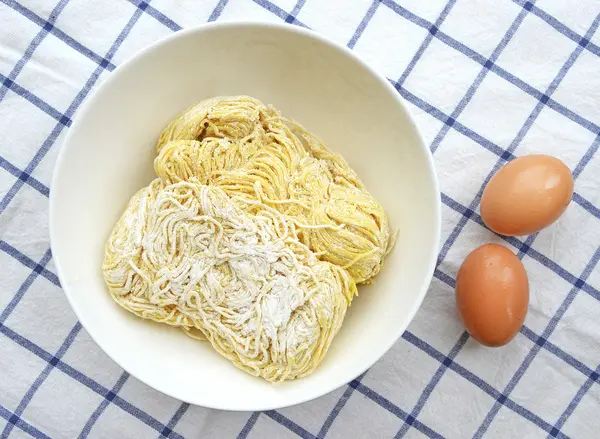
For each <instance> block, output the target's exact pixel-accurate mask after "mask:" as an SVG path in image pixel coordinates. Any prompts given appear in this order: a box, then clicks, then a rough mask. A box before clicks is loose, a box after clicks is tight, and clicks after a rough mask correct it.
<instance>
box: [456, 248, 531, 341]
mask: <svg viewBox="0 0 600 439" xmlns="http://www.w3.org/2000/svg"><path fill="white" fill-rule="evenodd" d="M456 305H457V308H458V314H459V315H460V318H461V319H462V321H463V323H464V325H465V328H466V329H467V331H468V332H469V334H471V336H472V337H473V338H474V339H475V340H477V341H479V342H480V343H482V344H484V345H486V346H502V345H504V344H506V343H508V342H509V341H510V340H512V338H513V337H514V336H515V335H516V334H517V332H519V329H520V328H521V326H522V325H523V321H524V320H525V316H526V314H527V307H528V305H529V282H528V280H527V273H526V272H525V268H524V267H523V264H522V263H521V261H520V260H519V258H517V257H516V256H515V254H514V253H513V252H511V251H510V250H509V249H507V248H506V247H503V246H501V245H498V244H486V245H483V246H481V247H479V248H477V249H475V250H474V251H472V252H471V253H470V254H469V256H467V258H466V259H465V261H464V262H463V264H462V266H461V267H460V270H459V271H458V275H457V277H456Z"/></svg>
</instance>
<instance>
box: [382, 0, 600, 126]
mask: <svg viewBox="0 0 600 439" xmlns="http://www.w3.org/2000/svg"><path fill="white" fill-rule="evenodd" d="M381 3H383V4H384V5H386V6H388V7H389V8H390V9H391V10H392V11H394V12H396V13H397V14H398V15H400V16H401V17H403V18H405V19H407V20H408V21H410V22H412V23H414V24H416V25H417V26H419V27H422V28H423V29H426V30H428V31H429V29H431V28H432V26H433V24H432V23H430V22H429V21H427V20H425V19H423V18H421V17H419V16H417V15H415V14H413V13H412V12H410V11H409V10H407V9H405V8H403V7H402V6H400V5H398V4H396V3H394V2H393V1H392V0H381ZM434 36H435V37H436V38H438V39H439V40H440V41H441V42H443V43H444V44H446V45H447V46H449V47H451V48H453V49H455V50H457V51H458V52H460V53H462V54H463V55H465V56H467V57H468V58H471V59H472V60H473V61H475V62H476V63H479V64H481V65H482V66H483V67H486V68H489V69H490V70H491V71H492V72H494V73H495V74H496V75H498V76H500V77H501V78H503V79H505V80H507V81H508V82H510V83H512V84H513V85H515V86H517V87H518V88H520V89H521V90H523V91H524V92H525V93H527V94H529V95H530V96H532V97H534V98H536V99H537V100H543V101H544V102H545V104H546V105H547V106H548V107H550V108H552V109H553V110H555V111H556V112H558V113H559V114H561V115H563V116H565V117H567V118H568V119H570V120H572V121H573V122H575V123H577V124H578V125H580V126H582V127H583V128H585V129H587V130H589V131H591V132H593V133H594V134H598V133H600V126H598V125H596V124H595V123H593V122H591V121H589V120H587V119H585V118H583V117H581V116H580V115H577V114H576V113H575V112H573V111H571V110H569V109H568V108H566V107H565V106H563V105H562V104H560V103H558V102H556V101H555V100H553V99H551V98H550V99H548V100H547V101H546V97H545V96H544V94H543V93H542V92H540V91H539V90H537V89H535V88H534V87H532V86H531V85H529V84H527V83H525V82H524V81H522V80H521V79H519V78H517V77H516V76H514V75H513V74H511V73H509V72H508V71H506V70H505V69H503V68H502V67H499V66H498V65H497V64H494V63H491V62H489V60H488V59H487V58H486V57H485V56H483V55H481V54H480V53H478V52H476V51H475V50H473V49H471V48H470V47H468V46H466V45H465V44H463V43H461V42H460V41H458V40H456V39H454V38H452V37H451V36H450V35H448V34H446V33H444V32H443V31H441V30H439V29H437V30H436V31H435V35H434Z"/></svg>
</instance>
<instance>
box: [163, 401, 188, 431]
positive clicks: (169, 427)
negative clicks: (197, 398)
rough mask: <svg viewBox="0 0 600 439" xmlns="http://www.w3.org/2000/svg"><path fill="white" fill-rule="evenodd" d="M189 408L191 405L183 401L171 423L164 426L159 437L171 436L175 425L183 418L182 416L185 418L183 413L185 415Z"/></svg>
mask: <svg viewBox="0 0 600 439" xmlns="http://www.w3.org/2000/svg"><path fill="white" fill-rule="evenodd" d="M189 408H190V405H189V404H188V403H187V402H184V403H182V404H181V405H180V406H179V408H178V409H177V411H176V412H175V414H174V415H173V417H172V418H171V420H170V421H169V423H168V424H167V426H166V427H165V428H164V430H163V431H161V432H160V436H159V438H168V437H171V434H172V433H173V430H174V429H175V426H176V425H177V423H178V422H179V421H180V420H181V418H183V415H185V413H186V412H187V411H188V409H189Z"/></svg>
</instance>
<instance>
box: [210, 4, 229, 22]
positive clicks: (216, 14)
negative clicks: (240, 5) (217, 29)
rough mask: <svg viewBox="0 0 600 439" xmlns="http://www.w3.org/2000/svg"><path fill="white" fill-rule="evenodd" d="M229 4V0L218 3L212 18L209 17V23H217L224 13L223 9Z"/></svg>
mask: <svg viewBox="0 0 600 439" xmlns="http://www.w3.org/2000/svg"><path fill="white" fill-rule="evenodd" d="M228 2H229V0H219V3H217V5H216V6H215V9H213V11H212V13H211V14H210V17H208V22H209V23H210V22H211V21H215V20H216V19H217V18H219V17H220V16H221V14H222V13H223V9H225V6H227V3H228Z"/></svg>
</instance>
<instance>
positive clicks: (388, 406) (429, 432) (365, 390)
mask: <svg viewBox="0 0 600 439" xmlns="http://www.w3.org/2000/svg"><path fill="white" fill-rule="evenodd" d="M350 386H352V387H353V388H355V390H356V391H357V392H359V393H361V394H362V395H364V396H366V397H367V398H369V399H370V400H371V401H373V402H375V403H376V404H378V405H379V406H380V407H382V408H384V409H385V410H387V411H388V412H390V413H392V414H393V415H396V417H398V418H400V419H401V420H403V421H404V422H408V423H409V424H411V425H412V426H413V427H414V428H415V429H416V430H417V431H420V432H421V433H423V434H424V435H426V436H428V437H430V438H435V439H444V436H442V435H441V434H439V433H438V432H436V431H435V430H433V429H432V428H430V427H428V426H427V425H425V424H424V423H423V422H421V421H419V420H418V419H414V418H411V417H410V415H409V414H408V413H406V412H405V411H404V410H402V409H401V408H400V407H398V406H397V405H396V404H394V403H393V402H391V401H390V400H389V399H387V398H385V397H383V396H381V395H380V394H378V393H377V392H375V391H374V390H373V389H371V388H370V387H367V386H365V385H364V384H362V383H360V382H358V381H356V380H353V381H352V382H350Z"/></svg>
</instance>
